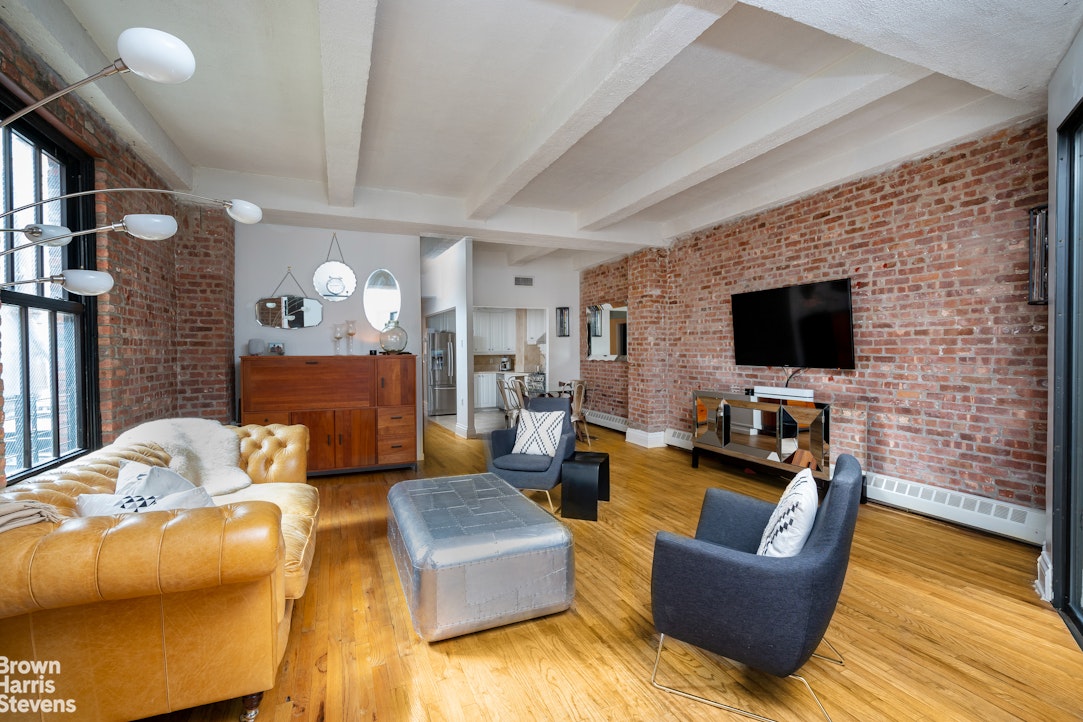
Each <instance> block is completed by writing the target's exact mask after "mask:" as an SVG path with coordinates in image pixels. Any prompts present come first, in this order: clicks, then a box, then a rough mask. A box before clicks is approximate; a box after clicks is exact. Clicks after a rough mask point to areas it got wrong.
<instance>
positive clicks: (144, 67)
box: [117, 28, 196, 84]
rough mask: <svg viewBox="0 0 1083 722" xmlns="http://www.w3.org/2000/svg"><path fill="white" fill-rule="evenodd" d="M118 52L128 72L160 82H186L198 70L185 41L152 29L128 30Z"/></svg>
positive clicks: (121, 36) (118, 47)
mask: <svg viewBox="0 0 1083 722" xmlns="http://www.w3.org/2000/svg"><path fill="white" fill-rule="evenodd" d="M117 52H118V53H119V54H120V59H121V60H122V61H123V62H124V65H125V66H127V68H128V70H130V71H132V72H133V73H135V74H136V75H138V76H139V77H141V78H146V79H147V80H153V81H155V82H157V83H168V84H174V83H183V82H184V81H185V80H188V78H190V77H192V74H193V73H195V71H196V58H195V56H194V55H192V51H191V50H190V49H189V48H188V46H187V45H185V44H184V41H183V40H181V39H180V38H177V37H174V36H173V35H170V34H169V33H165V32H162V31H161V30H155V29H153V28H128V29H127V30H125V31H124V32H122V33H121V34H120V37H119V38H117Z"/></svg>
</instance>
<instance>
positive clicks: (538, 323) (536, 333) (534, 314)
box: [526, 308, 545, 344]
mask: <svg viewBox="0 0 1083 722" xmlns="http://www.w3.org/2000/svg"><path fill="white" fill-rule="evenodd" d="M543 334H545V309H541V308H530V309H527V312H526V342H527V343H529V344H536V343H538V340H539V339H540V338H541V337H542V335H543Z"/></svg>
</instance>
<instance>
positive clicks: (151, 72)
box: [0, 28, 263, 296]
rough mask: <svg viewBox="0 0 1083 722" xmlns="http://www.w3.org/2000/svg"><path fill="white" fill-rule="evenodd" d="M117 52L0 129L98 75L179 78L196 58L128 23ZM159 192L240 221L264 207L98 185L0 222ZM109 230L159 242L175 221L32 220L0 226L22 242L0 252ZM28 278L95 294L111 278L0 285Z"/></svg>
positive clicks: (170, 39) (79, 274)
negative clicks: (61, 204)
mask: <svg viewBox="0 0 1083 722" xmlns="http://www.w3.org/2000/svg"><path fill="white" fill-rule="evenodd" d="M117 51H118V53H119V55H120V57H119V58H118V59H117V60H115V61H113V62H112V63H111V64H110V65H107V66H105V67H104V68H102V69H101V70H100V71H98V72H97V73H95V74H94V75H91V76H89V77H86V78H84V79H82V80H80V81H79V82H77V83H73V84H72V85H69V86H68V87H66V88H63V89H62V90H59V91H57V92H55V93H53V94H52V95H50V96H48V97H46V98H42V99H41V100H39V101H37V102H36V103H34V104H32V105H28V106H27V107H25V108H23V109H22V110H20V111H19V112H17V113H15V114H13V115H10V116H8V117H7V118H4V119H3V121H0V128H4V127H5V126H8V125H10V124H11V123H13V122H15V121H16V120H18V119H19V118H21V117H23V116H24V115H26V114H27V113H32V112H33V111H35V110H37V109H38V108H40V107H41V106H43V105H45V104H46V103H49V102H52V101H53V100H56V99H57V98H60V97H61V96H64V95H66V94H67V93H70V92H71V91H73V90H76V89H78V88H81V87H83V86H84V85H86V84H88V83H92V82H94V81H96V80H100V79H101V78H106V77H109V76H110V75H115V74H117V73H126V72H132V73H135V74H136V75H138V76H140V77H142V78H147V79H148V80H153V81H155V82H158V83H167V84H174V83H182V82H184V81H185V80H188V78H190V77H192V74H193V73H194V72H195V67H196V61H195V57H194V56H193V55H192V51H191V50H190V49H189V48H188V46H187V45H186V44H185V43H184V41H182V40H180V39H179V38H176V37H174V36H173V35H170V34H169V33H165V32H162V31H161V30H154V29H152V28H128V29H127V30H125V31H124V32H122V33H121V34H120V37H119V38H118V39H117ZM133 192H139V193H161V194H165V195H172V196H177V197H181V198H188V199H191V200H197V201H202V202H204V203H209V204H211V205H216V206H218V207H220V208H223V209H225V211H226V213H228V214H229V216H230V217H231V218H233V219H234V220H236V221H238V222H240V223H259V222H260V220H261V219H262V218H263V211H262V210H261V209H260V207H259V206H257V205H255V204H254V203H249V202H248V201H243V200H240V199H238V198H234V199H232V200H218V199H215V198H208V197H206V196H199V195H195V194H194V193H184V192H180V191H170V190H163V189H157V188H104V189H98V190H88V191H80V192H77V193H66V194H64V195H59V196H54V197H52V198H46V199H45V200H41V201H37V202H34V203H28V204H27V205H24V206H21V207H19V208H15V209H12V210H10V211H6V212H4V213H0V221H2V220H4V219H7V218H9V217H11V216H14V215H15V214H17V213H21V212H22V211H25V210H29V209H31V208H35V207H39V206H44V205H46V204H48V203H53V202H56V201H62V200H67V199H69V198H77V197H79V196H87V195H97V194H100V193H133ZM108 231H124V232H125V233H128V234H129V235H131V236H133V237H135V238H139V239H142V240H149V241H158V240H164V239H166V238H170V237H172V236H173V234H175V233H176V232H177V220H176V219H175V218H173V217H172V216H166V215H157V214H147V213H134V214H128V215H126V216H124V218H123V219H121V220H120V221H117V222H116V223H111V224H108V225H105V226H100V227H98V228H92V229H88V230H81V231H74V232H73V231H71V230H70V229H68V228H67V227H65V226H57V225H48V224H43V223H34V224H30V225H27V226H25V227H23V228H0V233H22V234H23V235H24V236H25V237H26V238H27V239H28V242H27V243H23V244H21V245H18V246H14V247H12V248H9V249H6V250H3V251H0V257H3V256H7V255H10V254H12V253H15V252H17V251H21V250H24V249H27V248H34V247H36V246H41V245H45V246H64V245H67V244H68V243H69V242H70V241H71V239H72V238H74V237H76V236H83V235H87V234H90V233H101V232H108ZM27 283H56V284H59V285H60V286H61V287H62V288H64V290H66V291H68V292H70V293H75V294H79V295H82V296H97V295H100V294H102V293H105V292H107V291H109V290H110V289H111V288H112V287H113V277H112V276H110V275H109V274H108V273H105V272H104V271H90V270H83V269H65V270H64V271H63V272H61V273H60V274H57V275H53V276H46V277H43V278H34V279H26V280H18V281H8V282H4V283H0V288H5V287H10V286H16V285H21V284H27Z"/></svg>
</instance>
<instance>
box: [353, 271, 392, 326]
mask: <svg viewBox="0 0 1083 722" xmlns="http://www.w3.org/2000/svg"><path fill="white" fill-rule="evenodd" d="M362 300H363V301H364V305H365V318H367V319H368V322H369V323H370V324H372V327H373V328H374V329H376V330H377V331H382V330H383V329H384V327H385V326H386V325H387V323H388V321H390V320H391V318H392V316H393V315H394V314H397V313H398V312H399V311H400V310H401V305H402V294H401V292H400V291H399V282H398V281H397V280H396V279H395V274H393V273H391V271H389V270H387V269H386V268H378V269H376V270H375V271H373V272H372V273H371V274H369V278H368V280H367V281H365V293H364V296H363V298H362Z"/></svg>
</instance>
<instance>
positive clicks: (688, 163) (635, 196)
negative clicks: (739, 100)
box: [579, 48, 932, 231]
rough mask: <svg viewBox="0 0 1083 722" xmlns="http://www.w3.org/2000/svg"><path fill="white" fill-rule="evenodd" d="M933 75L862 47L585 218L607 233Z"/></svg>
mask: <svg viewBox="0 0 1083 722" xmlns="http://www.w3.org/2000/svg"><path fill="white" fill-rule="evenodd" d="M931 74H932V71H931V70H928V69H926V68H921V67H918V66H916V65H911V64H909V63H905V62H903V61H901V60H896V59H895V58H892V57H889V56H886V55H881V54H880V53H877V52H875V51H873V50H869V49H867V48H860V49H858V50H856V51H854V52H853V53H851V54H849V55H848V56H846V57H845V58H842V59H841V60H839V61H838V62H835V63H833V64H831V65H829V66H828V67H826V68H824V69H823V70H821V71H820V72H818V73H816V74H815V75H813V76H811V77H809V78H806V79H805V80H803V81H801V82H800V83H798V84H797V85H795V86H794V87H792V88H790V89H789V90H787V91H786V92H784V93H782V94H781V95H778V96H775V97H774V98H772V99H771V100H769V101H768V102H766V103H764V104H763V105H761V106H760V107H758V108H756V109H755V110H753V111H752V112H750V113H747V114H746V115H744V116H742V117H740V118H738V119H737V120H736V121H734V122H733V123H730V124H729V125H727V126H725V127H722V128H720V129H718V130H717V131H715V132H714V133H712V134H711V135H709V136H707V137H706V138H704V139H703V140H701V141H700V142H698V143H695V144H693V145H692V146H690V147H688V148H687V149H685V150H684V151H683V152H682V153H680V154H678V155H676V156H674V157H672V158H670V159H668V160H666V161H665V162H664V163H661V164H659V166H658V167H656V168H654V169H652V170H651V171H649V172H648V173H644V174H643V175H641V176H639V177H638V178H634V179H632V180H631V181H629V182H628V183H625V184H624V185H623V186H621V187H620V188H618V189H616V190H615V191H613V192H612V193H610V194H608V195H607V196H606V197H604V198H602V199H600V200H599V201H597V202H596V203H594V204H593V205H591V206H588V207H586V208H584V209H582V210H581V211H580V212H579V222H580V227H581V228H583V229H586V230H592V231H596V230H600V229H602V228H607V227H609V226H611V225H613V224H614V223H618V222H620V221H622V220H624V219H625V218H628V217H629V216H632V215H634V214H636V213H638V212H639V211H642V210H644V209H646V208H649V207H650V206H652V205H654V204H656V203H659V202H661V201H664V200H666V199H667V198H671V197H672V196H675V195H677V194H678V193H680V192H681V191H684V190H687V189H689V188H691V187H692V186H694V185H697V184H699V183H702V182H703V181H705V180H708V179H710V178H713V177H715V176H717V175H721V174H722V173H724V172H726V171H728V170H731V169H732V168H736V167H737V166H739V165H741V164H742V163H745V162H747V161H749V160H752V159H753V158H755V157H757V156H759V155H762V154H764V153H767V152H768V151H771V150H773V149H775V148H778V147H779V146H781V145H783V144H785V143H787V142H789V141H791V140H793V139H795V138H798V137H800V136H802V135H805V134H807V133H809V132H811V131H813V130H816V129H817V128H822V127H824V126H826V125H828V124H829V123H832V122H834V121H836V120H838V119H839V118H842V117H843V116H845V115H848V114H849V113H851V112H853V111H855V110H857V109H858V108H861V107H863V106H865V105H868V104H869V103H872V102H874V101H877V100H879V99H880V98H883V97H884V96H886V95H889V94H891V93H894V92H895V91H897V90H900V89H902V88H904V87H906V86H908V85H910V84H912V83H915V82H917V81H918V80H920V79H922V78H925V77H928V76H929V75H931Z"/></svg>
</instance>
